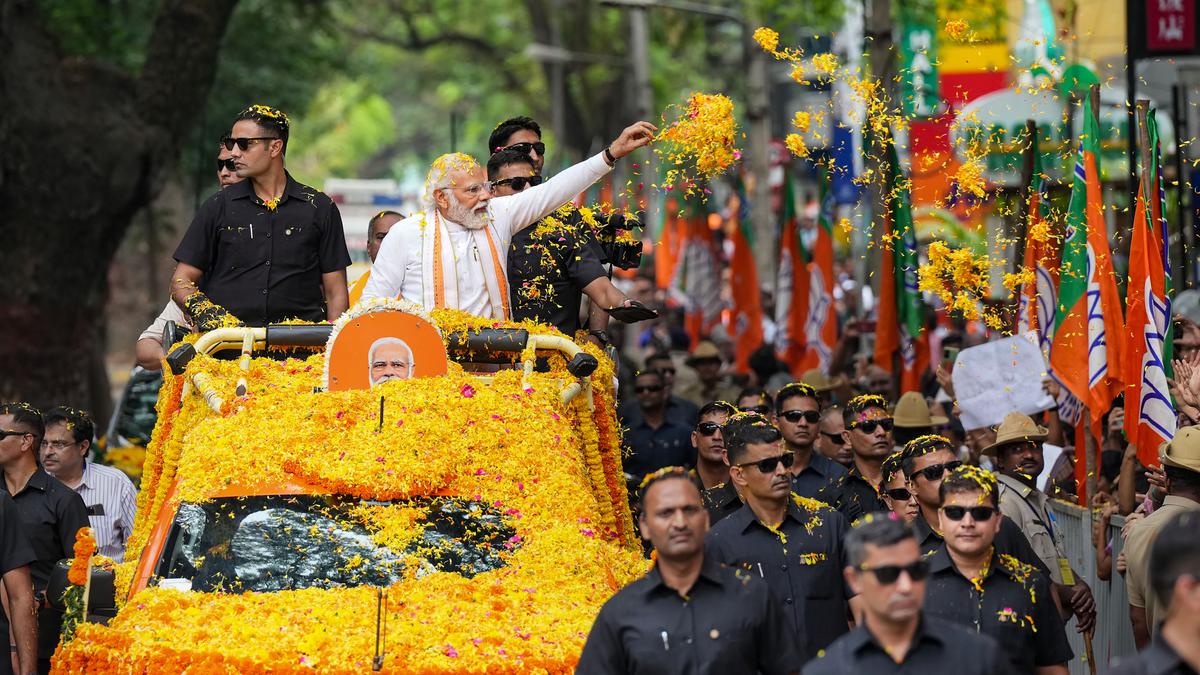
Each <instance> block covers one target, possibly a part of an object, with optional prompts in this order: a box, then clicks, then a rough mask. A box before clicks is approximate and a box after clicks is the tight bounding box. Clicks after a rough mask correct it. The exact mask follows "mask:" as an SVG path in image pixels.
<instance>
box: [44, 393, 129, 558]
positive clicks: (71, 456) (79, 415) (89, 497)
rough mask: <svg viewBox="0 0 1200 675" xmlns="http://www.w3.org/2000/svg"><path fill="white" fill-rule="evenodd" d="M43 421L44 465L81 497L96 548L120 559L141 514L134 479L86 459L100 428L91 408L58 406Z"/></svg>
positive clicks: (103, 553)
mask: <svg viewBox="0 0 1200 675" xmlns="http://www.w3.org/2000/svg"><path fill="white" fill-rule="evenodd" d="M45 422H46V434H45V436H44V437H43V438H42V446H41V457H42V467H43V468H45V469H46V472H47V473H49V474H50V475H51V476H54V477H55V478H57V479H58V480H59V482H61V483H62V484H63V485H66V486H67V487H69V488H71V489H72V490H74V491H75V492H77V493H78V494H79V496H80V497H83V503H84V505H85V506H86V507H87V511H88V521H89V522H90V523H91V525H92V533H93V534H94V535H95V537H96V551H97V553H99V554H100V555H103V556H108V557H109V558H112V559H113V560H115V561H117V562H121V561H122V560H124V558H125V542H127V541H129V535H131V534H133V519H134V518H135V517H136V516H137V490H136V489H134V487H133V482H132V481H130V480H129V477H128V476H126V475H125V473H124V472H122V471H121V470H120V469H114V468H113V467H111V466H103V465H101V464H97V463H95V462H89V461H87V456H88V453H89V452H90V451H91V449H92V438H93V436H94V435H95V433H96V430H95V425H94V424H92V420H91V418H90V417H89V416H88V414H87V413H85V412H83V411H82V410H74V409H72V408H66V407H58V408H54V409H52V410H50V411H49V412H47V413H46V415H45Z"/></svg>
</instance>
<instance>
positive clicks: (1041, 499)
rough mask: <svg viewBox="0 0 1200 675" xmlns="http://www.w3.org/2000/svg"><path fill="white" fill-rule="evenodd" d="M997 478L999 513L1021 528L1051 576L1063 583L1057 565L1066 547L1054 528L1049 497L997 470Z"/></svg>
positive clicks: (1057, 581)
mask: <svg viewBox="0 0 1200 675" xmlns="http://www.w3.org/2000/svg"><path fill="white" fill-rule="evenodd" d="M999 480H1000V513H1003V514H1004V515H1005V516H1008V519H1009V520H1011V521H1013V522H1014V523H1016V525H1017V527H1019V528H1021V532H1022V533H1023V534H1024V535H1025V538H1026V539H1028V540H1029V545H1030V546H1032V547H1033V552H1034V553H1036V554H1037V557H1038V559H1039V560H1041V561H1042V563H1043V564H1044V565H1045V566H1046V568H1047V569H1049V570H1050V579H1051V580H1052V581H1053V582H1054V583H1056V584H1061V583H1063V575H1062V569H1061V568H1060V567H1059V565H1058V559H1059V557H1066V554H1065V553H1064V551H1066V548H1065V547H1064V545H1063V541H1062V532H1060V531H1059V530H1057V529H1056V528H1055V526H1054V525H1055V523H1054V517H1053V514H1052V513H1051V512H1050V498H1049V497H1047V496H1046V493H1045V492H1042V491H1041V490H1038V489H1036V488H1031V487H1029V486H1028V485H1026V484H1024V483H1022V482H1021V481H1019V480H1017V479H1016V478H1013V477H1012V476H1007V475H1005V474H999Z"/></svg>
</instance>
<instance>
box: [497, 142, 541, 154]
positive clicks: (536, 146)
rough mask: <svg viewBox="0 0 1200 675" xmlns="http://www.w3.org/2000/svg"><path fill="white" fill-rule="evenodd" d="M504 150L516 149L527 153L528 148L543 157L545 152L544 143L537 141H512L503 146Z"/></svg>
mask: <svg viewBox="0 0 1200 675" xmlns="http://www.w3.org/2000/svg"><path fill="white" fill-rule="evenodd" d="M505 149H506V150H516V151H517V152H524V153H528V152H529V151H530V150H532V151H534V152H536V153H537V154H538V157H543V156H545V154H546V144H545V143H542V142H541V141H538V142H537V143H513V144H512V145H510V146H508V147H507V148H505Z"/></svg>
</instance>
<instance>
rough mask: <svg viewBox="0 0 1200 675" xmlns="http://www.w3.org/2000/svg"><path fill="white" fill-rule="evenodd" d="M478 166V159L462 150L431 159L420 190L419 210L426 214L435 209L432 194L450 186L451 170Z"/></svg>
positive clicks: (465, 169) (469, 168)
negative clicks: (423, 185) (423, 184)
mask: <svg viewBox="0 0 1200 675" xmlns="http://www.w3.org/2000/svg"><path fill="white" fill-rule="evenodd" d="M478 166H479V160H477V159H475V158H474V157H472V156H470V155H468V154H466V153H462V152H449V153H446V154H444V155H442V156H441V157H438V158H437V159H435V160H433V164H431V165H430V166H429V173H428V174H426V176H425V187H424V189H423V190H422V191H421V210H422V211H424V212H425V214H426V215H428V214H431V213H433V212H434V210H435V209H437V202H436V201H434V199H433V194H434V193H435V192H437V191H438V190H444V189H446V188H448V187H451V181H450V172H451V171H455V170H464V171H470V170H471V169H473V168H476V167H478Z"/></svg>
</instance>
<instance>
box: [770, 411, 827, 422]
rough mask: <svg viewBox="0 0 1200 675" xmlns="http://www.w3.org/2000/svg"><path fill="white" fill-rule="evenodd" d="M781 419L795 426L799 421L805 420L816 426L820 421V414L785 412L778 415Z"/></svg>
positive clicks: (814, 412) (815, 412) (812, 412)
mask: <svg viewBox="0 0 1200 675" xmlns="http://www.w3.org/2000/svg"><path fill="white" fill-rule="evenodd" d="M779 416H780V417H782V418H783V419H785V420H787V421H789V422H791V423H792V424H796V423H797V422H799V421H800V420H805V421H807V422H808V423H809V424H816V423H817V422H820V421H821V413H819V412H817V411H816V410H785V411H784V412H781V413H779Z"/></svg>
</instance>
